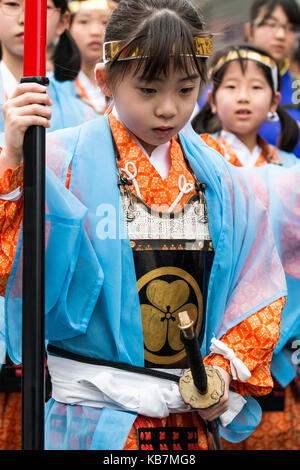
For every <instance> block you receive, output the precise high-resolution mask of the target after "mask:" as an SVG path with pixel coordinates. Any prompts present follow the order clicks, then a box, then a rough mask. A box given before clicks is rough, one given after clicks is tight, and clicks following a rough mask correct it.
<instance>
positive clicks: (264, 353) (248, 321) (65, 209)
mask: <svg viewBox="0 0 300 470" xmlns="http://www.w3.org/2000/svg"><path fill="white" fill-rule="evenodd" d="M211 53H212V49H211V40H210V38H209V37H207V35H205V33H204V31H203V22H202V19H201V17H200V16H199V14H198V13H197V10H196V9H195V7H194V6H193V5H192V4H191V3H190V2H189V1H187V0H123V1H122V2H121V3H120V4H119V6H118V7H117V8H116V9H115V10H114V12H113V14H112V16H111V19H110V21H109V23H108V25H107V29H106V35H105V44H104V62H105V70H103V68H101V67H99V68H98V70H97V72H96V77H97V81H98V83H99V85H100V86H101V87H102V90H103V91H104V92H105V94H106V96H108V97H110V98H111V99H112V102H113V108H112V110H111V112H110V113H109V114H107V115H106V116H101V117H99V118H97V119H95V120H92V121H90V122H88V123H84V124H83V125H82V126H79V127H77V128H73V129H66V130H62V131H58V132H55V133H51V134H49V135H48V140H47V148H48V155H47V165H48V172H47V232H46V233H47V251H46V257H47V261H46V270H47V272H46V279H47V282H46V285H47V293H46V305H45V310H46V338H47V342H48V346H47V348H48V365H49V369H50V374H51V380H52V387H53V389H52V398H51V400H49V402H48V404H47V409H46V448H47V449H107V450H109V449H123V448H125V449H137V448H139V449H148V450H149V449H152V450H158V451H159V450H162V449H164V450H172V449H182V450H189V449H207V448H208V445H209V444H208V441H207V438H206V424H205V420H209V421H211V420H215V419H218V418H219V419H220V433H221V435H223V436H226V438H227V439H230V440H234V441H235V440H237V441H239V440H242V439H245V438H246V437H247V436H248V435H249V434H250V433H251V432H252V431H253V430H254V429H255V427H256V426H257V424H258V422H259V420H260V416H261V411H260V408H259V406H258V404H257V402H256V401H255V400H254V399H253V398H252V397H250V396H248V395H251V394H258V395H263V394H265V393H268V392H269V391H270V390H271V389H272V380H271V377H270V371H269V367H268V364H269V363H270V361H271V357H272V352H273V350H274V348H275V346H276V343H277V340H278V338H279V333H280V323H281V310H282V307H283V305H284V302H285V295H286V285H285V277H284V272H283V270H282V266H281V262H280V259H279V256H278V252H277V250H276V247H275V242H274V239H273V234H272V230H271V228H270V225H269V219H268V217H267V213H266V210H265V208H264V206H263V205H262V204H261V203H260V202H259V200H257V199H256V198H255V197H254V195H253V191H252V190H250V187H249V183H248V181H247V180H246V179H245V178H244V177H243V175H242V174H239V173H238V171H237V169H236V168H234V167H233V166H230V165H228V164H227V163H226V162H225V161H224V159H223V158H222V157H221V156H220V155H219V156H218V154H217V153H216V152H215V151H214V150H212V149H210V148H209V147H208V146H206V145H205V144H203V145H200V146H199V145H196V144H195V142H193V141H192V140H191V139H189V138H188V137H186V136H185V134H184V133H183V132H181V129H182V128H183V127H184V125H185V124H186V122H187V121H188V120H189V118H190V115H191V114H192V112H193V109H194V107H195V103H196V100H197V95H198V91H199V86H200V83H201V81H202V80H203V79H204V78H205V75H206V62H205V61H206V58H207V57H208V56H210V55H211ZM28 91H30V94H28ZM29 101H30V102H31V103H32V102H34V103H35V106H34V107H33V108H32V107H28V106H27V105H28V103H29ZM49 104H50V101H49V98H48V97H47V95H46V94H45V89H44V87H41V86H40V85H37V84H22V85H19V86H18V87H17V90H16V92H15V94H13V96H12V98H11V99H10V100H9V101H8V102H7V103H6V105H5V107H4V117H5V123H6V146H5V149H4V150H3V152H2V155H1V158H0V174H1V175H2V178H1V180H0V184H1V193H2V195H1V197H2V199H1V200H0V202H1V204H3V211H2V213H3V214H6V213H8V209H9V208H10V211H11V212H10V215H11V216H10V217H9V218H7V217H6V216H5V215H4V220H3V225H2V227H5V230H7V228H8V227H9V228H10V229H9V231H10V234H11V235H10V239H12V238H13V239H14V237H16V238H15V239H17V237H18V242H17V245H16V247H14V249H12V250H6V251H5V253H8V252H12V253H13V256H12V259H11V264H10V260H9V259H8V258H5V260H6V261H7V263H6V264H7V266H9V273H8V275H7V277H5V276H4V275H3V279H2V281H3V282H2V286H4V289H5V297H6V299H5V338H6V344H7V348H8V351H9V355H10V357H11V358H12V360H13V361H16V362H17V363H19V362H20V361H21V331H22V328H21V318H20V305H21V298H22V293H21V283H20V279H21V277H22V276H21V268H22V267H21V263H19V261H20V255H21V240H22V234H21V232H20V231H19V229H20V223H18V222H17V221H19V222H20V221H21V220H22V197H21V195H20V193H21V192H20V191H19V198H18V197H16V194H15V191H16V190H17V189H18V186H20V185H22V181H21V177H20V173H21V169H22V145H23V137H24V132H25V130H26V129H27V127H28V126H30V125H43V126H45V127H47V126H48V120H49V117H50V111H49V109H48V106H44V105H49ZM216 156H217V158H216ZM66 186H67V188H69V190H67V189H66ZM19 189H20V188H19ZM10 196H11V199H10ZM7 205H8V206H7ZM6 206H7V207H6ZM4 208H5V210H4ZM12 214H15V217H13V216H12ZM17 214H18V216H17ZM4 222H5V223H6V224H5V223H4ZM12 233H14V235H12ZM4 239H5V236H4V232H3V240H4ZM3 248H4V246H3V247H2V249H3ZM289 249H290V250H293V249H294V246H293V244H292V243H290V245H289ZM3 253H4V252H3ZM4 271H5V270H4ZM4 271H3V272H4ZM183 310H185V311H188V312H189V314H190V316H191V318H192V320H193V322H194V326H195V331H196V334H197V336H198V340H199V346H200V347H201V352H202V356H203V357H205V362H206V363H207V364H210V365H212V366H213V367H214V368H215V369H216V370H217V371H218V372H219V374H220V377H221V378H222V383H224V395H223V396H222V397H221V398H220V401H219V402H218V403H216V404H214V405H213V406H211V407H209V408H208V409H199V410H194V409H192V408H191V406H190V405H189V404H187V403H185V402H184V400H183V399H182V397H181V394H180V392H179V387H178V376H179V375H182V373H183V369H185V368H186V367H187V365H188V364H187V358H186V355H185V350H184V347H183V344H182V343H181V340H180V334H179V330H178V327H177V324H178V316H179V313H180V312H181V311H183ZM237 338H238V340H237ZM261 340H262V343H261V342H260V341H261ZM250 350H251V354H249V351H250ZM154 369H155V370H154ZM156 369H158V370H159V372H160V374H159V373H158V371H157V370H156ZM232 388H233V389H235V390H236V392H238V393H236V392H233V390H232ZM242 395H243V396H242ZM162 428H164V429H162ZM145 431H147V432H145ZM162 431H163V432H162ZM145 436H147V437H149V439H150V438H151V439H150V440H147V438H145ZM160 437H161V438H162V439H163V441H160V439H159V438H160ZM145 439H146V441H145Z"/></svg>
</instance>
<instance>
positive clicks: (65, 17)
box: [55, 11, 70, 36]
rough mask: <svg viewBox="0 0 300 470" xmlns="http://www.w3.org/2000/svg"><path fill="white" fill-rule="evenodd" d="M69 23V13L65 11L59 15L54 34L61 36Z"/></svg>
mask: <svg viewBox="0 0 300 470" xmlns="http://www.w3.org/2000/svg"><path fill="white" fill-rule="evenodd" d="M69 24H70V13H69V12H68V11H66V12H65V13H64V14H63V15H61V18H60V21H59V23H58V26H57V28H56V32H55V33H56V35H57V36H61V35H62V33H63V32H64V31H65V30H66V29H68V28H69Z"/></svg>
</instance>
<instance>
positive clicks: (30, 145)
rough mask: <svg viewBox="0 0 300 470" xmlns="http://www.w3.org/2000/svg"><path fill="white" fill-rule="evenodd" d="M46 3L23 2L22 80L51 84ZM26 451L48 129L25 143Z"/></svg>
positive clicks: (34, 410)
mask: <svg viewBox="0 0 300 470" xmlns="http://www.w3.org/2000/svg"><path fill="white" fill-rule="evenodd" d="M46 28H47V0H25V21H24V64H23V73H24V77H23V78H22V80H21V82H37V83H40V84H43V85H46V84H48V79H47V78H46V77H45V75H46ZM23 154H24V187H23V201H24V212H23V296H22V297H23V303H22V324H23V328H22V449H23V450H43V449H44V407H45V387H44V382H45V374H44V367H45V327H44V322H45V128H44V127H41V126H31V127H30V128H29V129H28V130H27V131H26V133H25V137H24V146H23Z"/></svg>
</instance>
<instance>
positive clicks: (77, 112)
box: [0, 72, 97, 133]
mask: <svg viewBox="0 0 300 470" xmlns="http://www.w3.org/2000/svg"><path fill="white" fill-rule="evenodd" d="M47 76H48V78H49V80H50V84H49V86H48V88H47V93H48V94H49V96H50V98H51V100H52V102H53V105H52V106H51V110H52V117H51V121H50V124H51V127H50V128H49V129H47V131H51V132H52V131H55V130H58V129H64V128H66V127H73V126H78V125H79V124H81V123H83V122H85V121H89V120H90V119H94V118H96V117H97V114H96V112H95V111H94V110H93V109H92V108H91V107H90V106H88V105H87V104H86V103H84V102H83V101H82V100H81V99H80V98H79V97H78V95H77V91H76V86H75V82H74V81H71V80H67V81H64V82H59V81H58V80H56V79H55V77H54V74H53V73H52V72H50V73H48V75H47ZM5 101H6V98H5V95H4V89H3V83H2V76H1V74H0V109H1V113H0V133H3V132H4V122H3V115H2V106H3V104H4V103H5Z"/></svg>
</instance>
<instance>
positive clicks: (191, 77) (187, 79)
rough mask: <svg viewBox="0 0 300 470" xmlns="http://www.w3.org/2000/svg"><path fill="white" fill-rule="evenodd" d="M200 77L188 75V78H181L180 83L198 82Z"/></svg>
mask: <svg viewBox="0 0 300 470" xmlns="http://www.w3.org/2000/svg"><path fill="white" fill-rule="evenodd" d="M198 78H200V77H199V74H197V73H195V74H193V75H188V76H187V77H184V78H181V79H180V80H179V81H180V82H187V81H189V80H197V79H198Z"/></svg>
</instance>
